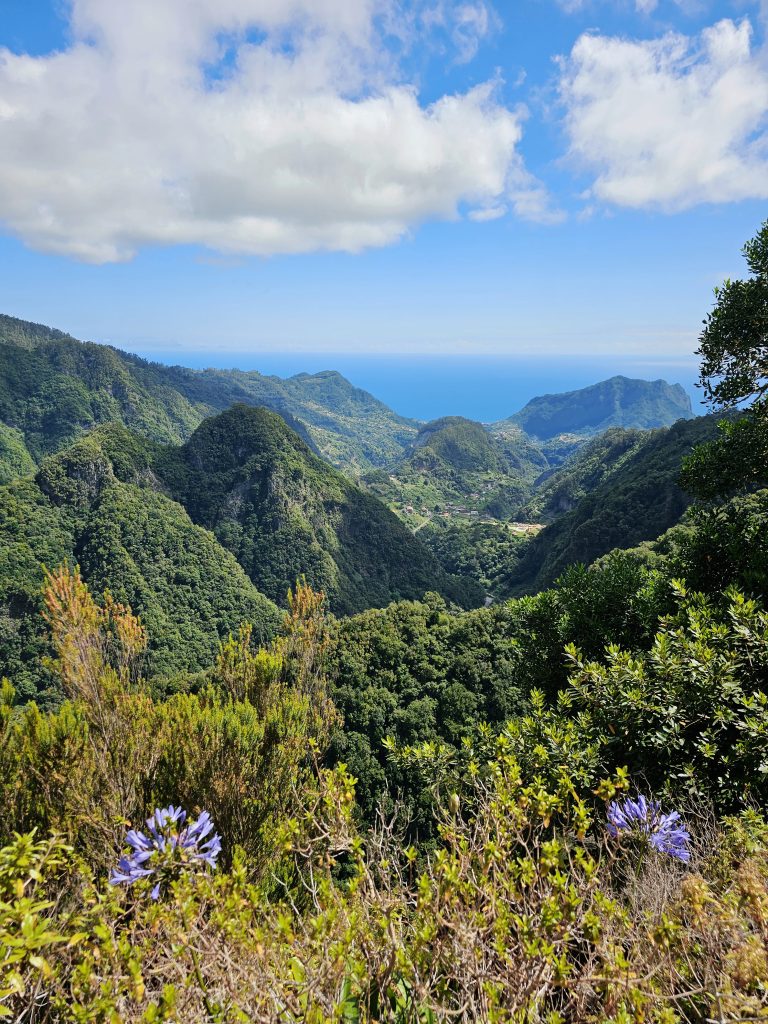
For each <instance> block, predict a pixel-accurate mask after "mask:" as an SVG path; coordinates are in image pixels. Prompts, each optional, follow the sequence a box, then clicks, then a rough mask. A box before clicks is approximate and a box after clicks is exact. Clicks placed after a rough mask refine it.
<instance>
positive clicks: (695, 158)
mask: <svg viewBox="0 0 768 1024" xmlns="http://www.w3.org/2000/svg"><path fill="white" fill-rule="evenodd" d="M126 9H127V7H126V5H122V4H115V3H114V2H113V0H77V2H76V3H75V5H74V8H71V7H70V6H69V5H67V4H64V3H59V2H47V0H3V3H2V11H1V13H0V46H2V47H5V48H6V49H5V50H2V51H0V149H1V150H2V151H3V152H4V154H5V156H4V157H3V161H2V165H3V169H2V170H0V224H2V236H0V268H2V274H1V275H0V310H2V311H4V312H8V313H11V314H13V315H17V316H21V317H24V318H27V319H32V320H37V321H40V322H44V323H49V324H52V325H55V326H58V327H61V328H63V329H66V330H68V331H70V332H71V333H73V334H74V335H76V336H78V337H83V338H91V339H94V340H100V341H110V342H112V343H113V344H117V345H119V346H120V347H124V348H128V349H130V350H133V351H139V352H141V353H142V354H145V355H149V356H152V355H157V356H162V357H163V358H176V359H178V361H180V362H184V361H185V358H186V359H188V361H192V360H194V361H195V362H198V363H199V362H200V361H201V359H202V360H203V361H206V358H209V359H210V361H211V362H221V361H222V360H224V361H225V362H233V361H237V362H240V363H241V364H243V365H245V364H248V365H258V358H259V356H260V355H262V354H270V355H274V354H275V353H288V354H291V356H292V357H293V356H295V354H296V353H307V354H311V355H312V357H313V360H315V361H317V360H318V359H321V357H323V356H325V355H329V356H330V355H332V354H347V355H349V356H353V355H358V356H359V355H362V354H366V355H375V354H379V355H402V354H418V355H438V356H442V355H447V354H463V355H475V354H476V355H485V356H488V355H493V356H526V357H531V356H535V357H539V358H543V357H549V356H552V357H553V358H559V357H571V358H575V357H584V358H599V359H601V360H604V361H605V360H611V359H613V358H615V359H616V361H617V365H618V364H619V363H620V362H621V361H622V360H625V359H628V358H632V359H634V360H635V363H636V364H637V361H638V359H642V358H647V359H648V360H649V362H652V363H653V364H654V366H656V365H658V364H659V363H661V362H664V361H669V363H670V366H674V365H675V364H681V365H682V364H683V363H688V364H690V362H691V359H692V353H693V350H694V349H695V345H696V336H697V333H698V329H699V325H700V323H701V320H702V318H703V316H704V314H705V313H706V311H707V309H708V308H709V307H710V305H711V302H712V288H713V286H714V285H715V284H716V283H717V282H718V281H720V280H721V279H722V278H723V277H725V276H728V275H731V276H735V275H739V274H740V273H742V271H743V264H742V261H741V258H740V255H739V251H740V249H741V246H742V244H743V243H744V241H746V239H747V238H749V237H750V236H751V235H752V234H753V233H754V231H755V229H756V228H757V226H758V225H759V224H760V223H761V222H762V221H763V220H764V219H765V218H766V215H767V213H766V211H768V202H766V199H768V133H767V131H766V129H767V127H768V125H767V115H768V62H767V61H766V50H765V32H764V24H765V11H761V8H760V6H759V5H758V4H749V3H746V2H739V3H730V2H720V3H709V2H707V0H685V2H683V0H680V2H672V0H658V3H656V4H654V3H653V0H639V2H637V3H635V2H633V0H626V2H623V0H616V2H613V0H604V2H600V0H584V2H582V3H578V2H577V0H571V2H569V3H558V2H557V0H519V2H514V3H504V4H502V3H497V4H495V5H493V6H492V5H491V4H489V3H483V2H480V0H477V2H475V0H472V2H453V0H442V2H441V0H429V2H423V3H422V2H419V3H416V2H413V3H407V4H395V3H393V2H389V0H387V2H381V3H379V2H377V0H360V2H359V3H352V2H351V0H346V2H345V3H341V2H339V0H313V3H309V2H308V0H218V2H217V3H215V4H214V3H213V2H212V0H184V2H182V0H151V2H150V0H134V4H132V5H131V16H130V18H129V17H128V16H126V14H125V11H126ZM669 376H671V377H674V374H673V373H670V374H669Z"/></svg>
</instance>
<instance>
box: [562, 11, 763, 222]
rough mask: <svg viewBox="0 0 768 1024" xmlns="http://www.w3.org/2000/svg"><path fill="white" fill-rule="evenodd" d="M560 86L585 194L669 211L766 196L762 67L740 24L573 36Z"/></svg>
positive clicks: (746, 29) (746, 24) (745, 24)
mask: <svg viewBox="0 0 768 1024" xmlns="http://www.w3.org/2000/svg"><path fill="white" fill-rule="evenodd" d="M560 88H561V96H562V100H563V102H564V104H565V107H566V121H565V124H566V129H567V133H568V136H569V140H570V154H571V156H572V157H573V158H575V159H576V160H577V161H579V162H580V163H581V164H582V165H584V166H586V167H588V168H589V169H591V170H593V171H595V172H596V178H595V181H594V184H593V186H592V188H591V190H590V196H591V197H592V198H595V199H599V200H603V201H606V202H608V203H613V204H616V205H619V206H628V207H658V208H661V209H665V210H679V209H684V208H686V207H690V206H693V205H695V204H697V203H705V202H709V203H722V202H730V201H735V200H740V199H750V198H751V199H757V198H766V197H768V67H767V66H766V61H765V55H764V54H763V53H761V52H759V51H755V50H754V49H753V47H752V44H751V26H750V24H749V22H748V21H747V20H744V21H742V22H741V23H739V24H736V23H734V22H733V21H731V20H727V19H726V20H723V21H720V22H718V23H717V24H715V25H713V26H712V27H710V28H708V29H706V30H705V31H704V32H702V33H701V35H700V36H699V37H697V38H695V39H694V38H689V37H686V36H683V35H678V34H675V33H670V34H667V35H665V36H663V37H662V38H660V39H656V40H651V41H633V40H628V39H621V38H615V37H606V36H601V35H591V34H588V35H583V36H581V37H580V39H579V40H578V41H577V42H576V44H575V46H574V47H573V50H572V52H571V54H570V57H569V58H567V59H565V60H563V61H562V62H561V82H560Z"/></svg>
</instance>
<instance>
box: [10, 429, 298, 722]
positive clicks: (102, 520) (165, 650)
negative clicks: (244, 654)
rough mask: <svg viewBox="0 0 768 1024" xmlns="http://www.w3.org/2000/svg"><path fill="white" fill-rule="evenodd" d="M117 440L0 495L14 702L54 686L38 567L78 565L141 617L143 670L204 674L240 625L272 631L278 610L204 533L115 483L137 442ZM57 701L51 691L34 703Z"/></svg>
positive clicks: (154, 496)
mask: <svg viewBox="0 0 768 1024" xmlns="http://www.w3.org/2000/svg"><path fill="white" fill-rule="evenodd" d="M125 434H127V432H124V434H122V435H117V434H116V433H115V432H112V434H111V437H110V442H111V443H110V445H109V449H110V455H107V454H106V452H105V447H104V446H103V445H102V443H101V438H100V436H99V434H98V433H96V434H93V435H90V436H88V437H86V438H83V439H81V440H80V441H78V442H76V443H75V445H73V446H72V447H71V448H69V449H67V450H65V451H64V452H62V453H60V454H58V455H55V456H49V457H48V458H47V459H45V460H43V464H42V467H41V469H40V471H39V473H38V474H37V476H36V478H34V479H28V480H20V481H17V482H15V483H12V484H9V485H7V486H5V487H2V488H0V629H1V631H2V632H1V633H0V674H2V675H7V676H8V677H9V678H11V679H13V680H14V684H15V686H16V687H17V691H18V693H19V695H20V696H23V697H24V698H29V697H31V696H33V695H35V694H36V693H38V692H39V691H41V690H42V691H45V690H50V688H51V686H53V685H54V684H53V682H52V678H51V675H50V672H49V671H48V670H47V668H46V667H45V666H44V665H43V664H41V659H42V656H43V655H44V654H45V653H46V651H47V645H46V643H45V640H44V637H45V623H44V622H43V620H42V617H41V608H42V604H41V600H42V599H41V593H42V585H43V579H44V566H51V567H52V566H57V565H60V564H62V563H69V564H75V563H77V564H79V565H80V567H81V569H82V573H83V578H84V579H85V580H87V581H88V582H89V583H90V585H91V586H93V587H94V588H95V589H96V590H97V592H101V591H102V590H105V589H107V588H108V589H109V590H110V592H111V594H112V595H113V597H114V598H115V600H117V601H121V602H125V603H126V604H129V605H130V606H131V607H132V608H134V609H135V610H136V612H137V613H138V614H140V615H141V617H142V620H143V622H144V623H145V624H146V626H147V629H148V631H149V634H150V645H149V649H148V654H147V660H146V664H145V665H144V671H145V672H147V673H149V674H150V675H164V676H169V675H170V676H173V675H177V674H183V673H186V672H190V671H192V672H194V671H197V670H200V669H203V668H206V667H208V666H209V665H210V664H211V662H212V661H213V659H214V658H215V656H216V652H217V650H218V647H219V644H220V642H221V641H222V640H223V639H226V637H227V635H228V634H229V633H230V632H232V631H233V630H236V629H237V627H238V626H239V624H240V623H241V622H243V621H245V620H247V621H249V622H251V623H253V626H254V635H255V636H256V637H259V638H260V639H262V640H266V639H268V638H269V637H270V636H271V635H272V634H273V633H274V630H275V628H276V625H277V622H278V619H279V615H278V611H277V609H276V607H275V606H274V605H273V604H272V602H271V601H269V600H268V599H267V598H266V597H265V596H264V595H263V594H262V593H260V592H259V591H258V590H257V589H256V587H255V586H254V585H253V583H252V582H251V581H250V580H249V579H248V577H247V575H246V574H245V572H244V571H243V569H242V568H241V566H240V565H239V564H238V563H237V561H236V560H235V558H234V557H233V556H232V555H231V554H230V553H229V552H228V551H226V550H224V549H223V548H222V547H221V545H220V544H219V543H218V542H217V541H216V539H215V537H214V536H213V535H212V534H211V533H209V532H208V531H207V530H205V529H202V528H201V527H199V526H196V525H195V524H194V523H193V522H192V521H191V520H190V518H189V516H188V515H187V513H186V512H185V511H184V509H183V508H182V507H181V506H180V505H179V504H177V503H176V502H174V501H172V500H171V499H170V498H169V497H167V496H166V495H164V494H162V493H159V492H157V491H156V490H154V489H153V488H148V487H146V486H140V482H141V481H140V479H139V478H138V477H133V478H132V479H131V480H128V479H120V475H121V473H122V475H125V474H124V472H123V471H124V469H125V465H126V462H127V460H128V459H129V458H132V457H134V453H135V451H136V450H137V449H138V450H140V449H141V445H142V442H140V441H139V440H138V439H137V440H136V441H135V443H134V450H133V451H131V452H128V453H126V452H125V451H121V450H120V443H121V442H122V441H123V437H124V436H125ZM127 437H128V440H130V439H131V435H127ZM116 469H117V472H116ZM60 698H61V690H60V688H56V687H55V686H54V692H52V693H48V694H45V695H44V701H43V702H44V703H45V701H46V700H48V699H53V700H59V699H60Z"/></svg>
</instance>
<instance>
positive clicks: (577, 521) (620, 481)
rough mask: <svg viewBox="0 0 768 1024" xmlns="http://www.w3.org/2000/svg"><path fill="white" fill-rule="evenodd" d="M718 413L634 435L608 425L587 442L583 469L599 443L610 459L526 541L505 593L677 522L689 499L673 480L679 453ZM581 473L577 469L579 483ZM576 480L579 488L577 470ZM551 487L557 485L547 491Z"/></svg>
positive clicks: (535, 586) (702, 436) (528, 589)
mask: <svg viewBox="0 0 768 1024" xmlns="http://www.w3.org/2000/svg"><path fill="white" fill-rule="evenodd" d="M720 418H721V417H719V416H699V417H696V418H695V419H691V420H681V421H679V422H678V423H675V424H674V425H673V426H671V427H667V428H660V429H658V430H653V431H649V432H647V433H644V434H641V435H640V436H639V437H637V438H635V437H633V435H631V434H624V435H617V434H614V433H613V432H612V433H611V435H609V436H608V437H607V438H605V439H602V438H599V439H597V440H596V441H595V442H593V443H592V445H591V446H590V447H588V448H587V450H586V452H585V454H584V457H583V461H582V465H581V468H582V469H584V468H585V467H586V468H589V467H590V465H591V462H592V458H591V456H593V455H595V454H596V453H599V452H600V451H601V450H602V452H603V454H605V453H606V452H609V451H612V455H613V461H612V463H611V464H610V465H605V464H603V465H602V467H601V468H600V470H599V471H598V472H597V473H596V474H595V476H594V479H595V482H596V486H595V487H594V489H592V490H591V491H588V493H586V494H584V496H583V497H581V498H580V499H579V500H578V501H577V503H576V504H575V506H574V507H573V508H572V509H571V510H570V511H568V512H566V513H565V514H564V515H561V516H560V517H559V518H557V519H555V521H554V522H553V523H552V524H551V525H549V526H547V527H546V528H545V529H544V530H542V531H541V532H540V533H539V534H538V535H537V536H536V537H534V538H533V539H532V540H531V541H530V544H529V545H528V546H527V547H526V549H525V551H524V552H523V554H522V556H521V558H520V561H519V563H518V564H517V566H515V567H514V568H512V570H511V573H510V576H509V578H508V580H507V583H506V588H505V592H506V594H508V595H515V594H521V593H532V592H535V591H537V590H541V589H543V588H544V587H546V586H548V585H549V584H550V583H552V582H553V581H554V580H555V579H557V577H558V576H559V575H561V573H562V572H563V571H564V570H565V569H566V568H567V567H568V566H569V565H573V564H575V563H578V562H581V563H584V564H586V565H589V564H591V563H592V562H594V561H595V559H597V558H598V557H600V556H601V555H604V554H607V553H608V552H609V551H611V550H612V549H614V548H631V547H635V546H636V545H638V544H641V543H642V542H643V541H648V540H654V539H655V538H656V537H659V536H660V535H661V534H662V533H664V532H665V531H666V530H668V529H669V528H670V527H672V526H674V525H675V524H676V523H677V522H679V520H680V518H681V516H682V515H683V513H684V512H685V511H686V509H687V508H688V507H689V506H690V504H691V503H692V501H693V498H692V496H691V495H688V494H686V493H685V492H684V491H683V490H682V489H681V487H680V485H679V483H678V478H679V476H680V470H681V465H682V460H683V458H684V457H685V456H686V455H689V454H690V452H691V451H692V450H693V448H694V447H695V446H696V445H698V444H701V443H703V442H705V441H709V440H711V439H712V438H714V437H715V436H716V435H717V424H718V422H719V420H720ZM563 475H564V476H567V468H566V473H565V474H563ZM584 480H585V477H583V476H582V478H581V485H582V486H583V484H584ZM561 482H562V481H561ZM575 482H576V487H577V488H578V486H579V479H578V475H577V474H576V475H575ZM550 483H551V481H550ZM556 493H557V484H556V485H555V489H554V491H553V490H551V489H550V491H549V494H550V497H551V496H552V495H553V494H556Z"/></svg>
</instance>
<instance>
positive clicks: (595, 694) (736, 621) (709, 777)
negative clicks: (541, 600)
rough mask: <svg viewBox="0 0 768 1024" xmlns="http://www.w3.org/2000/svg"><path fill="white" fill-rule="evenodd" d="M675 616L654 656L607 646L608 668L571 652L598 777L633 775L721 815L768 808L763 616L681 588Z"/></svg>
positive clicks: (767, 624) (748, 605) (756, 609)
mask: <svg viewBox="0 0 768 1024" xmlns="http://www.w3.org/2000/svg"><path fill="white" fill-rule="evenodd" d="M677 597H678V601H679V607H678V610H677V611H676V613H675V614H674V615H671V616H669V617H668V618H667V619H665V620H664V621H663V623H662V626H661V629H660V631H659V633H658V634H657V636H656V637H655V639H654V641H653V644H652V646H651V648H650V650H649V651H648V652H647V653H645V654H633V653H631V652H630V651H625V650H621V649H620V648H619V647H618V646H616V645H611V646H610V647H609V648H608V649H607V651H606V655H605V660H604V662H595V661H593V662H590V661H586V660H585V659H584V658H583V656H582V655H581V654H580V652H579V651H578V650H577V649H576V648H575V647H573V646H571V647H569V649H568V653H569V657H570V659H571V660H572V662H573V665H574V666H575V670H576V671H575V673H574V674H573V676H572V678H571V680H570V694H571V697H572V702H573V706H574V707H575V708H581V709H583V710H584V711H585V712H587V713H588V715H589V728H588V736H590V738H593V739H594V738H596V739H597V740H598V742H599V743H600V745H601V747H602V751H603V753H602V755H601V756H602V759H603V766H604V768H608V767H609V766H611V765H614V766H618V765H629V768H630V771H631V772H632V773H633V774H634V775H636V776H642V777H644V778H645V779H647V780H648V784H649V785H650V787H651V788H652V789H653V790H654V791H656V792H659V791H661V790H662V789H665V788H666V789H668V790H670V791H671V792H675V793H678V794H680V793H686V794H688V795H689V796H695V797H705V798H706V799H708V800H710V801H713V802H714V803H715V804H716V805H717V806H718V807H720V808H724V809H734V808H736V809H738V808H739V807H741V806H744V804H745V802H748V801H750V800H756V801H757V802H759V803H760V804H763V803H764V802H765V800H766V799H767V798H768V760H767V759H766V749H768V747H767V745H766V741H767V740H768V693H767V692H766V689H765V679H766V670H767V669H768V613H766V612H765V611H764V610H763V608H762V607H761V605H760V604H759V603H758V602H756V601H754V600H752V599H748V598H746V597H744V596H743V595H742V594H740V593H739V592H738V591H736V590H731V591H729V592H728V594H727V598H728V604H727V607H726V609H725V610H720V609H719V608H718V607H717V605H716V604H715V603H714V602H713V601H712V600H711V599H710V598H708V597H707V596H705V595H703V594H696V593H689V592H687V591H686V589H685V587H684V586H683V585H682V584H678V585H677Z"/></svg>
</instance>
